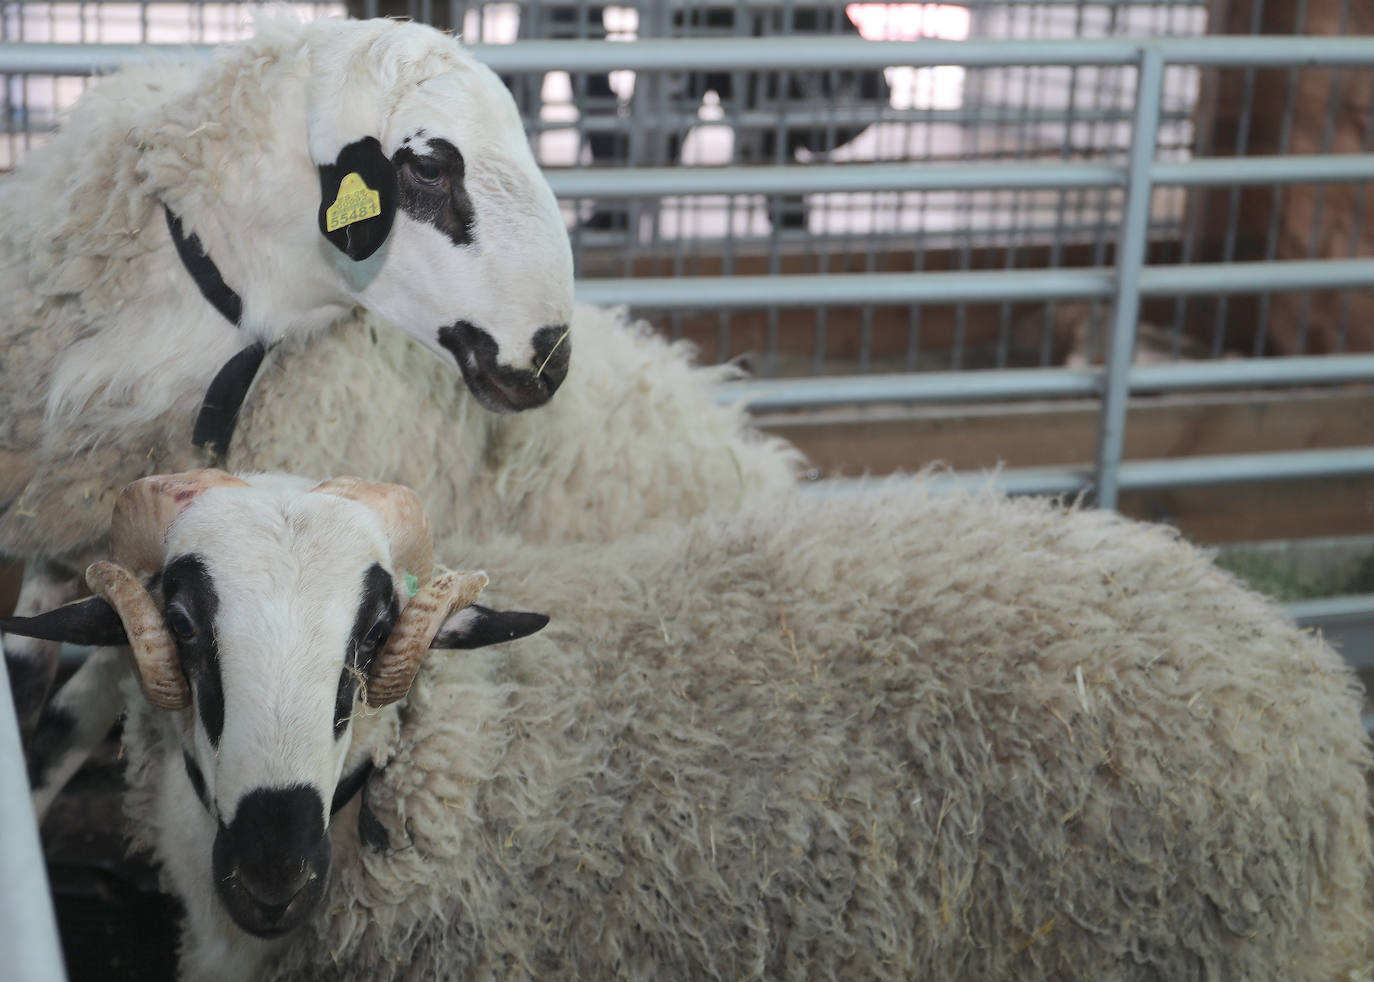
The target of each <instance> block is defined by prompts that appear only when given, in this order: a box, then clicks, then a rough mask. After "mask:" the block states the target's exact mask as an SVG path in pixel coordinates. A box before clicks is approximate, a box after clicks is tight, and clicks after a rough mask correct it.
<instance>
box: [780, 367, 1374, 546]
mask: <svg viewBox="0 0 1374 982" xmlns="http://www.w3.org/2000/svg"><path fill="white" fill-rule="evenodd" d="M1097 409H1098V407H1097V404H1096V403H1095V402H1092V401H1085V400H1063V401H1058V402H1032V403H1019V404H999V405H980V406H967V407H960V406H940V407H922V408H906V409H903V408H898V407H879V408H874V409H868V410H844V411H838V410H831V411H826V412H813V413H786V414H772V415H769V416H766V417H762V418H760V420H759V422H760V423H761V424H762V425H763V426H764V428H765V429H767V430H768V431H769V432H772V433H776V434H778V435H779V436H783V437H785V438H787V439H789V440H791V441H792V442H794V443H795V444H797V446H799V447H800V448H801V449H802V450H803V452H805V453H806V454H807V457H808V459H809V460H810V461H811V463H812V464H813V465H814V466H815V467H816V468H817V469H818V470H820V471H821V472H822V473H824V474H826V475H847V476H854V475H858V474H863V473H870V474H889V473H893V472H895V471H913V470H917V469H919V468H921V467H924V466H926V465H928V464H932V463H936V462H943V463H946V464H949V465H950V466H952V467H954V468H956V469H959V470H979V469H990V468H993V467H997V466H999V465H1004V466H1007V467H1044V466H1056V465H1060V466H1062V465H1070V466H1072V465H1090V464H1091V463H1092V460H1093V456H1094V453H1095V447H1096V436H1097V420H1098V417H1097ZM1371 434H1374V386H1353V387H1344V388H1340V389H1335V390H1307V391H1296V392H1240V393H1230V394H1209V395H1202V396H1198V395H1174V396H1158V397H1139V398H1135V399H1132V400H1131V403H1130V409H1129V415H1128V418H1127V426H1126V439H1125V459H1126V460H1153V459H1172V458H1178V457H1188V456H1196V455H1208V454H1228V453H1263V452H1266V451H1283V450H1304V449H1315V448H1320V447H1358V446H1363V445H1367V444H1368V443H1369V442H1370V439H1371ZM1121 508H1122V511H1123V512H1125V513H1126V514H1130V515H1133V516H1135V517H1138V518H1145V519H1149V520H1151V521H1166V522H1171V523H1173V524H1176V525H1178V526H1179V527H1180V528H1181V529H1183V530H1184V532H1185V533H1186V534H1187V535H1188V536H1189V537H1191V538H1193V539H1195V540H1197V541H1201V542H1212V543H1223V542H1233V541H1240V540H1250V539H1273V538H1289V537H1299V538H1300V537H1307V536H1328V535H1356V534H1360V535H1363V534H1374V478H1352V479H1341V480H1322V481H1308V482H1288V481H1280V482H1272V483H1268V484H1263V485H1258V484H1256V485H1232V486H1226V487H1212V488H1204V487H1198V488H1180V489H1175V490H1169V491H1152V492H1130V493H1126V494H1123V496H1122V501H1121Z"/></svg>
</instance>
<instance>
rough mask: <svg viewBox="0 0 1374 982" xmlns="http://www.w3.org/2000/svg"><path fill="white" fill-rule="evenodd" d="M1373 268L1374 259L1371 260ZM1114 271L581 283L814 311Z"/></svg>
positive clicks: (1053, 286) (609, 291)
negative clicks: (815, 308)
mask: <svg viewBox="0 0 1374 982" xmlns="http://www.w3.org/2000/svg"><path fill="white" fill-rule="evenodd" d="M1370 264H1371V266H1374V260H1371V261H1370ZM1111 293H1112V276H1111V273H1110V271H1108V270H1091V269H1053V270H1011V271H1006V270H959V271H953V272H941V273H934V274H932V273H835V274H830V275H819V276H812V275H806V276H692V277H681V278H673V277H630V278H626V279H606V280H582V281H581V282H579V283H578V284H577V298H578V299H579V300H581V301H583V302H585V303H594V304H602V305H605V306H613V305H615V304H628V305H630V306H632V307H651V308H660V309H665V308H666V309H672V308H679V309H694V310H716V309H719V308H723V307H809V306H813V305H821V304H823V305H829V306H839V305H846V304H866V303H873V304H908V303H953V302H955V301H958V300H1018V299H1019V300H1049V299H1053V298H1058V299H1066V298H1071V297H1077V298H1089V297H1107V296H1110V295H1111Z"/></svg>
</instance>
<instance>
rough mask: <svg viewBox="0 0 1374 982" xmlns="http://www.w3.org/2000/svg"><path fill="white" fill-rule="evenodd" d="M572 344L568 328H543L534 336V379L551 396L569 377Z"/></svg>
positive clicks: (563, 326) (562, 325) (561, 326)
mask: <svg viewBox="0 0 1374 982" xmlns="http://www.w3.org/2000/svg"><path fill="white" fill-rule="evenodd" d="M571 354H572V343H571V340H570V339H569V337H568V327H567V325H565V324H560V325H557V326H555V327H541V328H540V329H539V330H538V331H536V332H535V335H534V377H535V379H536V380H539V381H542V382H543V384H544V386H545V387H546V390H547V391H548V394H549V395H553V394H554V393H555V392H557V391H558V387H559V386H560V385H562V384H563V380H564V379H565V378H567V377H568V363H569V361H570V356H571Z"/></svg>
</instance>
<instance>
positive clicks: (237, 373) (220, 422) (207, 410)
mask: <svg viewBox="0 0 1374 982" xmlns="http://www.w3.org/2000/svg"><path fill="white" fill-rule="evenodd" d="M266 356H267V346H266V345H265V344H263V343H262V342H261V341H254V342H253V343H252V344H250V345H249V346H248V347H246V348H244V349H243V350H242V351H240V352H239V353H238V354H236V355H235V356H234V357H233V358H230V359H229V360H228V361H227V362H225V363H224V367H223V368H221V369H220V370H219V373H218V374H217V375H216V376H215V378H214V381H212V382H211V383H210V388H208V389H206V390H205V399H204V400H203V401H202V402H201V404H200V412H199V413H197V414H196V425H195V429H194V430H193V431H192V433H191V442H192V443H194V444H195V445H196V446H198V447H203V448H205V449H206V450H209V451H210V453H211V454H213V455H214V457H215V459H217V460H222V459H224V456H225V454H227V453H228V452H229V441H230V440H232V439H233V437H234V428H235V427H236V426H237V425H238V421H239V411H240V410H242V409H243V401H244V400H245V399H247V398H248V390H249V389H250V388H252V387H253V380H254V379H255V378H257V375H258V369H259V368H261V367H262V360H263V358H265V357H266Z"/></svg>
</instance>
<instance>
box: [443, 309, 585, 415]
mask: <svg viewBox="0 0 1374 982" xmlns="http://www.w3.org/2000/svg"><path fill="white" fill-rule="evenodd" d="M439 343H440V344H442V345H443V346H444V347H445V348H447V349H448V350H449V351H450V352H452V353H453V357H454V358H455V359H456V360H457V362H458V368H459V369H460V370H461V371H462V373H463V381H464V382H466V383H467V386H468V390H469V391H470V392H471V393H472V395H473V398H475V399H476V400H477V402H478V404H480V405H481V406H482V408H484V409H487V410H489V411H491V412H494V413H518V412H523V411H524V410H526V409H534V408H536V407H538V406H542V405H544V403H546V402H548V401H549V400H550V399H551V398H553V394H554V393H555V392H557V391H558V387H559V386H560V385H562V384H563V380H564V379H565V378H567V375H568V364H569V358H570V357H571V355H572V338H571V337H570V336H569V334H568V329H567V327H566V326H565V325H561V324H560V325H557V326H553V327H541V328H540V329H539V330H538V331H536V332H535V334H534V339H533V347H534V365H533V367H531V368H528V369H517V368H510V367H508V366H506V365H501V364H498V363H497V360H496V356H497V348H496V341H495V339H494V338H492V336H491V335H490V334H488V333H487V332H486V331H484V330H482V329H481V328H480V327H477V326H476V325H474V324H471V323H469V322H468V321H459V322H458V323H456V324H453V325H451V326H449V327H442V328H440V329H439Z"/></svg>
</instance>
